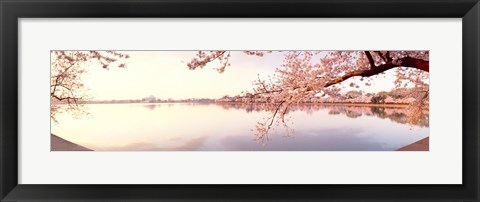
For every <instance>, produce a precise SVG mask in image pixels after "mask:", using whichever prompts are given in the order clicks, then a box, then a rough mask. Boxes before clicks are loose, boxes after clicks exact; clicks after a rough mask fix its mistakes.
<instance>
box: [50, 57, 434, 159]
mask: <svg viewBox="0 0 480 202" xmlns="http://www.w3.org/2000/svg"><path fill="white" fill-rule="evenodd" d="M50 61H51V64H50V76H51V78H50V120H51V124H50V128H51V131H50V132H51V135H50V148H51V151H52V152H59V151H157V152H161V151H395V152H407V151H429V147H430V145H429V137H430V130H429V51H427V50H414V51H412V50H305V51H302V50H191V51H125V50H52V51H51V52H50Z"/></svg>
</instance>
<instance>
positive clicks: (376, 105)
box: [57, 102, 409, 107]
mask: <svg viewBox="0 0 480 202" xmlns="http://www.w3.org/2000/svg"><path fill="white" fill-rule="evenodd" d="M177 103H180V104H247V103H245V102H91V103H90V102H87V103H82V104H89V105H90V104H177ZM57 104H58V105H66V103H57ZM252 104H265V102H255V103H252ZM301 104H307V105H340V106H359V107H408V105H409V104H401V103H387V104H373V103H348V102H304V103H296V104H295V105H301Z"/></svg>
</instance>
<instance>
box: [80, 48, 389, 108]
mask: <svg viewBox="0 0 480 202" xmlns="http://www.w3.org/2000/svg"><path fill="white" fill-rule="evenodd" d="M120 52H122V53H126V54H128V55H129V56H130V58H129V59H127V60H126V61H125V62H126V64H127V67H126V68H118V67H116V66H115V65H112V66H111V67H110V68H109V70H105V69H102V68H101V67H99V66H86V67H85V68H86V69H87V71H88V72H87V73H86V74H85V75H84V76H83V81H84V83H85V85H86V87H87V88H88V94H89V95H90V96H91V97H92V98H93V100H113V99H115V100H123V99H141V98H145V97H147V96H150V95H153V96H155V97H156V98H159V99H169V98H172V99H186V98H221V97H223V96H225V95H229V96H235V95H238V94H240V93H241V92H242V91H251V90H252V88H253V86H252V81H254V80H256V79H257V75H258V74H260V77H261V78H264V79H265V78H267V76H268V75H273V73H274V71H275V68H276V67H279V66H280V65H281V63H282V61H283V53H279V52H273V53H271V54H266V55H265V56H264V57H257V56H249V55H246V54H244V53H243V52H242V51H232V52H231V55H232V56H231V58H230V60H229V62H230V63H231V66H229V67H227V68H226V70H225V72H224V73H222V74H220V73H218V72H217V71H216V70H215V69H214V67H218V66H219V65H217V64H218V62H216V61H214V62H213V63H212V64H211V65H209V66H207V67H205V68H203V69H196V70H189V69H188V67H187V65H186V63H187V62H189V61H190V60H191V59H192V58H193V57H194V55H195V53H196V51H120ZM394 73H395V72H394V71H392V70H390V71H387V72H386V75H385V78H384V77H383V76H378V77H377V78H376V79H374V80H373V82H372V86H363V85H361V86H360V88H359V89H360V90H363V91H365V92H378V91H382V90H384V91H389V90H391V89H392V88H393V87H394V84H393V80H394ZM355 80H356V81H357V82H355V83H363V82H359V79H355ZM355 80H353V79H352V80H348V81H346V82H344V84H343V85H344V86H345V89H344V90H343V91H345V92H346V91H348V90H353V89H356V88H350V87H347V86H348V84H350V83H351V82H350V81H355ZM359 89H356V90H359Z"/></svg>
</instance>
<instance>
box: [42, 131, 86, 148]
mask: <svg viewBox="0 0 480 202" xmlns="http://www.w3.org/2000/svg"><path fill="white" fill-rule="evenodd" d="M50 151H93V150H92V149H89V148H86V147H84V146H81V145H79V144H75V143H73V142H70V141H68V140H65V139H63V138H61V137H58V136H56V135H54V134H50Z"/></svg>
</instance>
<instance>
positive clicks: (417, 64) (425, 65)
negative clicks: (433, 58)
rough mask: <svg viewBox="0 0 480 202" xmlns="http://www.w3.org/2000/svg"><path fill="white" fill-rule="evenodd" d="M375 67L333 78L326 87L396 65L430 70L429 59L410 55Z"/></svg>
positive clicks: (379, 71)
mask: <svg viewBox="0 0 480 202" xmlns="http://www.w3.org/2000/svg"><path fill="white" fill-rule="evenodd" d="M368 55H369V54H368ZM367 57H368V56H367ZM370 57H371V55H370ZM375 67H376V68H370V69H367V70H358V71H353V72H349V73H346V74H344V75H343V76H341V77H338V78H336V79H333V80H331V81H329V82H327V83H326V84H325V86H324V87H328V86H331V85H334V84H338V83H340V82H342V81H345V80H347V79H349V78H351V77H354V76H362V77H370V76H373V75H377V74H380V73H382V72H384V71H387V70H389V69H392V68H395V67H410V68H415V69H420V70H423V71H426V72H429V62H428V61H425V60H422V59H417V58H412V57H409V56H407V57H404V58H400V59H397V60H396V62H395V61H391V62H389V63H386V64H382V65H379V66H375Z"/></svg>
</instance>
